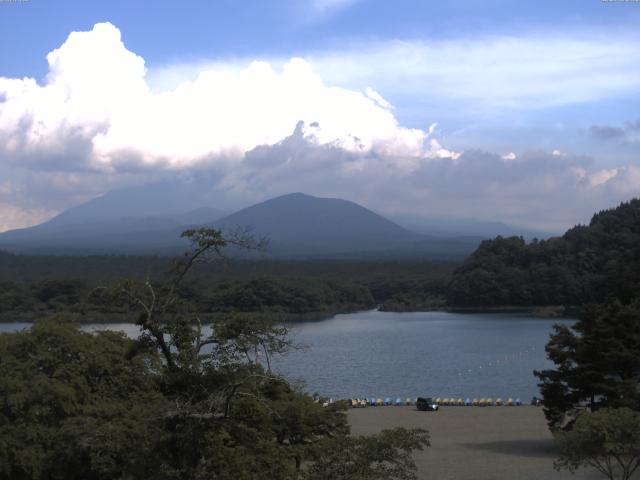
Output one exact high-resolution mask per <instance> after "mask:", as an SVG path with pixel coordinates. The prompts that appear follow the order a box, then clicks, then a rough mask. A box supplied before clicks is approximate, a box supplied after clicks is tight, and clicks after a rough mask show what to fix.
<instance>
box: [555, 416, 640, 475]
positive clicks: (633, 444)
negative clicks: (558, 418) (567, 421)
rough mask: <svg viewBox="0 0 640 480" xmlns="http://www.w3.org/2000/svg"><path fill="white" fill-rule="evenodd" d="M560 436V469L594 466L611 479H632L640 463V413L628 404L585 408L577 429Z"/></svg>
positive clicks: (558, 464) (558, 437) (557, 467)
mask: <svg viewBox="0 0 640 480" xmlns="http://www.w3.org/2000/svg"><path fill="white" fill-rule="evenodd" d="M556 439H557V441H558V443H559V446H560V451H561V455H560V458H559V459H558V460H557V461H556V462H555V467H556V469H558V470H560V469H567V470H570V471H572V472H573V471H575V470H577V469H578V468H580V467H593V468H595V469H596V470H598V471H599V472H600V473H602V474H603V475H604V476H606V477H607V478H609V479H610V480H614V479H615V478H620V479H622V480H628V479H630V478H631V476H632V475H633V473H634V472H635V471H636V470H637V469H638V467H639V466H640V413H639V412H636V411H633V410H630V409H628V408H619V409H611V408H605V409H602V410H598V411H597V412H593V413H591V412H583V413H581V414H580V415H579V416H578V419H577V420H576V422H575V425H574V427H573V429H572V430H571V431H570V432H563V433H558V434H557V435H556Z"/></svg>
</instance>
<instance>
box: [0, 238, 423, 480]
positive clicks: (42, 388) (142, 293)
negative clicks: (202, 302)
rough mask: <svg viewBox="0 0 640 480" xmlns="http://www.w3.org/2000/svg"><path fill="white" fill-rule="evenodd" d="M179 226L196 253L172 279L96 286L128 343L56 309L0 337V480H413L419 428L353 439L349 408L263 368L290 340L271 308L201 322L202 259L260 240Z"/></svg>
mask: <svg viewBox="0 0 640 480" xmlns="http://www.w3.org/2000/svg"><path fill="white" fill-rule="evenodd" d="M184 236H186V237H188V238H189V239H190V240H191V241H192V250H191V251H190V252H188V253H187V254H186V255H185V256H184V257H182V258H181V259H180V260H179V261H178V262H177V263H176V265H175V267H174V269H173V270H172V271H171V274H170V275H169V279H168V281H167V282H165V283H156V282H152V281H151V280H149V279H146V280H143V281H141V282H136V281H127V282H124V283H121V284H119V285H117V286H115V287H114V288H110V289H102V290H101V291H102V293H103V296H104V298H105V299H109V301H116V300H117V301H119V302H120V303H121V304H122V307H123V308H125V309H129V310H130V311H131V312H132V313H134V314H135V315H136V319H137V320H136V322H137V324H138V325H139V326H140V329H141V335H140V337H139V338H138V339H137V340H129V339H127V338H124V337H123V336H122V335H120V334H116V333H112V332H105V333H99V334H95V335H94V334H89V333H83V332H81V331H79V330H78V329H77V327H76V326H74V325H72V324H70V323H68V322H64V321H61V319H55V320H54V321H53V322H42V323H38V324H36V325H34V327H33V328H32V329H31V330H30V331H27V332H21V333H17V334H3V335H1V336H0V395H1V397H0V398H1V400H0V461H1V466H0V480H2V479H12V480H22V479H25V480H26V479H35V480H40V479H43V480H44V479H47V480H55V479H62V478H64V479H72V480H73V479H81V478H82V479H89V480H93V479H95V480H98V479H100V480H102V479H112V478H113V479H116V478H117V479H130V478H131V479H132V478H135V479H147V478H149V479H151V478H153V479H157V480H177V479H184V480H193V479H213V478H215V479H234V480H235V479H247V480H248V479H254V478H270V479H274V480H278V479H282V480H285V479H287V480H289V479H295V478H299V479H304V478H321V477H319V476H318V475H323V473H322V472H325V473H326V472H328V471H329V470H330V469H333V468H335V469H337V470H336V472H338V471H339V472H342V473H341V474H340V475H341V476H340V477H339V478H345V479H346V478H365V477H367V478H390V479H393V478H397V479H408V478H413V477H412V475H413V474H412V472H415V464H414V463H413V461H412V459H411V456H410V454H411V452H412V451H413V450H414V449H417V448H422V447H423V446H425V445H427V444H428V441H427V440H428V437H427V436H426V432H424V431H421V430H404V429H396V430H391V431H387V432H383V433H381V434H380V435H379V436H377V437H373V438H362V437H350V436H349V427H348V424H347V419H346V414H345V410H346V408H347V407H346V404H344V403H342V402H338V403H334V404H330V405H328V406H323V403H322V402H318V401H316V400H314V399H313V398H311V397H309V396H307V395H304V394H303V393H302V392H300V391H298V390H296V389H294V388H292V387H291V385H289V383H288V382H287V381H286V380H284V379H283V378H281V377H279V376H278V375H276V374H274V373H273V372H272V371H271V368H270V361H269V359H270V357H271V356H272V355H275V354H279V353H282V352H284V351H286V350H287V349H289V348H291V342H290V340H289V339H288V338H287V331H286V329H284V328H282V327H279V326H277V325H276V324H275V323H274V319H273V318H269V317H265V316H256V315H251V316H246V315H242V314H232V315H229V316H225V317H221V318H217V319H216V321H215V322H214V323H213V324H211V325H203V324H202V322H201V321H200V318H199V310H198V303H197V301H196V302H194V301H192V299H191V297H188V298H185V297H184V296H183V293H184V290H183V289H182V281H183V279H184V278H185V277H186V275H187V274H188V273H189V272H190V270H191V269H192V268H193V267H194V265H195V264H196V263H197V262H201V261H204V260H207V259H209V258H212V257H213V258H216V257H219V256H220V255H221V254H222V250H223V249H224V248H226V247H228V246H235V247H239V248H257V247H259V246H260V242H256V241H254V239H253V238H252V237H251V236H250V235H247V234H246V232H240V233H238V234H235V235H232V236H230V237H224V236H223V235H222V234H221V232H219V231H217V230H212V229H205V228H203V229H197V230H190V231H187V232H185V234H184ZM327 458H332V459H333V460H332V462H331V465H329V464H327V463H326V459H327ZM354 461H355V464H353V462H354ZM323 462H324V463H323ZM354 465H355V467H354ZM327 469H329V470H327ZM363 475H364V477H363ZM324 478H326V477H324Z"/></svg>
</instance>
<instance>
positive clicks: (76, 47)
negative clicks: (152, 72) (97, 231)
mask: <svg viewBox="0 0 640 480" xmlns="http://www.w3.org/2000/svg"><path fill="white" fill-rule="evenodd" d="M47 61H48V62H49V73H48V75H47V77H46V80H45V83H44V84H43V85H39V84H38V83H36V81H35V80H33V79H29V78H27V79H8V78H0V93H1V94H2V95H3V96H4V97H5V101H4V102H2V103H1V104H0V130H1V131H2V134H1V137H2V138H1V140H2V144H3V145H4V147H3V152H2V153H3V154H4V155H5V156H6V157H8V158H14V159H20V161H27V159H28V161H34V162H35V161H37V162H42V163H46V162H50V163H51V162H56V163H59V162H60V161H61V159H63V158H67V159H68V160H67V162H68V163H70V162H72V163H73V164H74V166H75V167H78V166H79V165H78V164H82V163H84V166H85V167H87V168H98V169H100V168H102V169H105V170H109V169H126V168H130V167H131V166H132V165H134V166H138V167H140V166H145V165H150V166H157V165H163V166H167V167H177V168H183V167H188V166H192V165H194V164H196V163H199V162H216V161H222V160H227V161H228V160H234V159H236V160H237V159H240V158H242V156H243V155H244V154H245V153H246V152H247V151H249V150H251V149H253V148H255V147H256V146H258V145H272V144H275V143H277V142H279V141H280V140H282V139H283V138H285V137H286V136H287V135H290V134H291V132H292V131H293V130H294V128H295V127H296V125H297V124H298V122H300V121H302V122H304V124H305V125H312V124H313V125H315V127H314V128H313V135H312V138H313V140H314V141H315V142H316V143H317V144H318V145H328V144H333V145H338V146H340V147H341V148H344V149H347V150H352V151H358V152H384V153H386V154H402V155H404V156H410V157H417V158H425V157H429V156H432V155H442V154H444V151H443V149H442V148H435V146H434V144H433V143H432V142H431V141H430V140H429V141H427V137H428V133H427V132H425V131H423V130H420V129H410V128H405V127H402V126H401V125H399V123H398V121H397V120H396V119H395V117H394V115H393V114H392V113H391V106H390V105H389V104H388V103H387V102H386V101H385V100H384V98H382V96H380V94H378V93H377V92H375V91H374V90H373V89H367V90H366V92H358V91H353V90H348V89H344V88H340V87H334V86H328V85H326V84H325V83H324V82H323V80H322V79H321V78H320V76H319V75H318V74H316V73H315V72H314V71H313V69H312V68H311V66H310V65H309V64H308V63H307V62H306V61H304V60H302V59H295V58H294V59H291V60H290V61H289V62H287V63H286V64H285V65H284V66H283V68H282V69H281V70H276V69H274V68H273V67H272V66H271V65H270V64H268V63H266V62H258V61H256V62H252V63H251V64H249V65H248V66H247V67H246V68H244V69H242V70H240V71H225V70H206V71H203V72H201V73H200V74H199V75H198V77H197V78H196V79H195V80H193V81H187V82H183V83H181V84H180V85H178V86H177V87H176V88H175V89H173V90H170V91H165V92H161V93H154V92H152V91H151V90H150V89H149V87H148V85H147V83H146V81H145V65H144V60H143V59H142V58H141V57H139V56H137V55H135V54H134V53H132V52H130V51H129V50H127V49H126V47H125V45H124V44H123V42H122V40H121V37H120V32H119V30H118V29H117V28H116V27H114V26H113V25H111V24H108V23H104V24H97V25H96V26H95V27H94V28H93V30H92V31H90V32H75V33H72V34H71V35H70V36H69V38H68V39H67V41H66V42H65V43H64V44H63V45H62V46H61V47H60V48H58V49H56V50H54V51H53V52H51V53H50V54H49V55H48V56H47ZM434 148H435V150H434Z"/></svg>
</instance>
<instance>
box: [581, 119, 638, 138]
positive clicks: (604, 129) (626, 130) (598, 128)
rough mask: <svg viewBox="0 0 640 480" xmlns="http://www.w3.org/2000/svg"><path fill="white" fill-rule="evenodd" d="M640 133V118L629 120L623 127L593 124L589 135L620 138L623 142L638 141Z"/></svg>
mask: <svg viewBox="0 0 640 480" xmlns="http://www.w3.org/2000/svg"><path fill="white" fill-rule="evenodd" d="M638 133H640V119H638V120H629V121H627V122H625V124H624V126H623V127H615V126H611V125H592V126H591V127H589V136H591V137H592V138H596V139H598V140H618V141H621V142H623V143H636V142H638Z"/></svg>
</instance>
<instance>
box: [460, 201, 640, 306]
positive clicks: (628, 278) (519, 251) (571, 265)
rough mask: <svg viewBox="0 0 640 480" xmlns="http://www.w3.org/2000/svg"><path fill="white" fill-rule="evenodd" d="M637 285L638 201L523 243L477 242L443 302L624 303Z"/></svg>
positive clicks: (507, 240)
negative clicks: (612, 300)
mask: <svg viewBox="0 0 640 480" xmlns="http://www.w3.org/2000/svg"><path fill="white" fill-rule="evenodd" d="M639 287H640V199H634V200H631V201H630V202H625V203H622V204H621V205H619V206H618V207H616V208H612V209H609V210H604V211H601V212H599V213H596V214H595V215H594V216H593V218H592V219H591V222H590V223H589V225H578V226H576V227H573V228H571V229H570V230H568V231H567V232H566V233H565V234H564V235H563V236H561V237H555V238H550V239H548V240H540V241H538V240H534V241H532V242H530V243H526V242H525V241H524V240H523V239H522V238H521V237H509V238H502V237H498V238H496V239H494V240H487V241H484V242H482V244H481V245H480V246H479V247H478V249H477V250H476V251H475V252H474V253H473V254H472V255H470V256H469V257H468V258H467V259H466V260H465V261H464V263H463V264H462V265H461V266H460V267H459V268H457V269H456V270H455V272H454V273H453V274H452V276H451V280H450V281H449V283H448V284H447V301H448V303H449V304H450V305H458V306H471V305H473V306H498V305H514V306H534V305H566V306H578V305H583V304H585V303H591V302H601V301H604V300H606V299H607V298H610V297H615V298H618V299H620V300H622V301H625V302H628V301H629V300H630V299H631V298H632V297H633V296H634V295H636V294H637V292H638V288H639Z"/></svg>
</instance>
